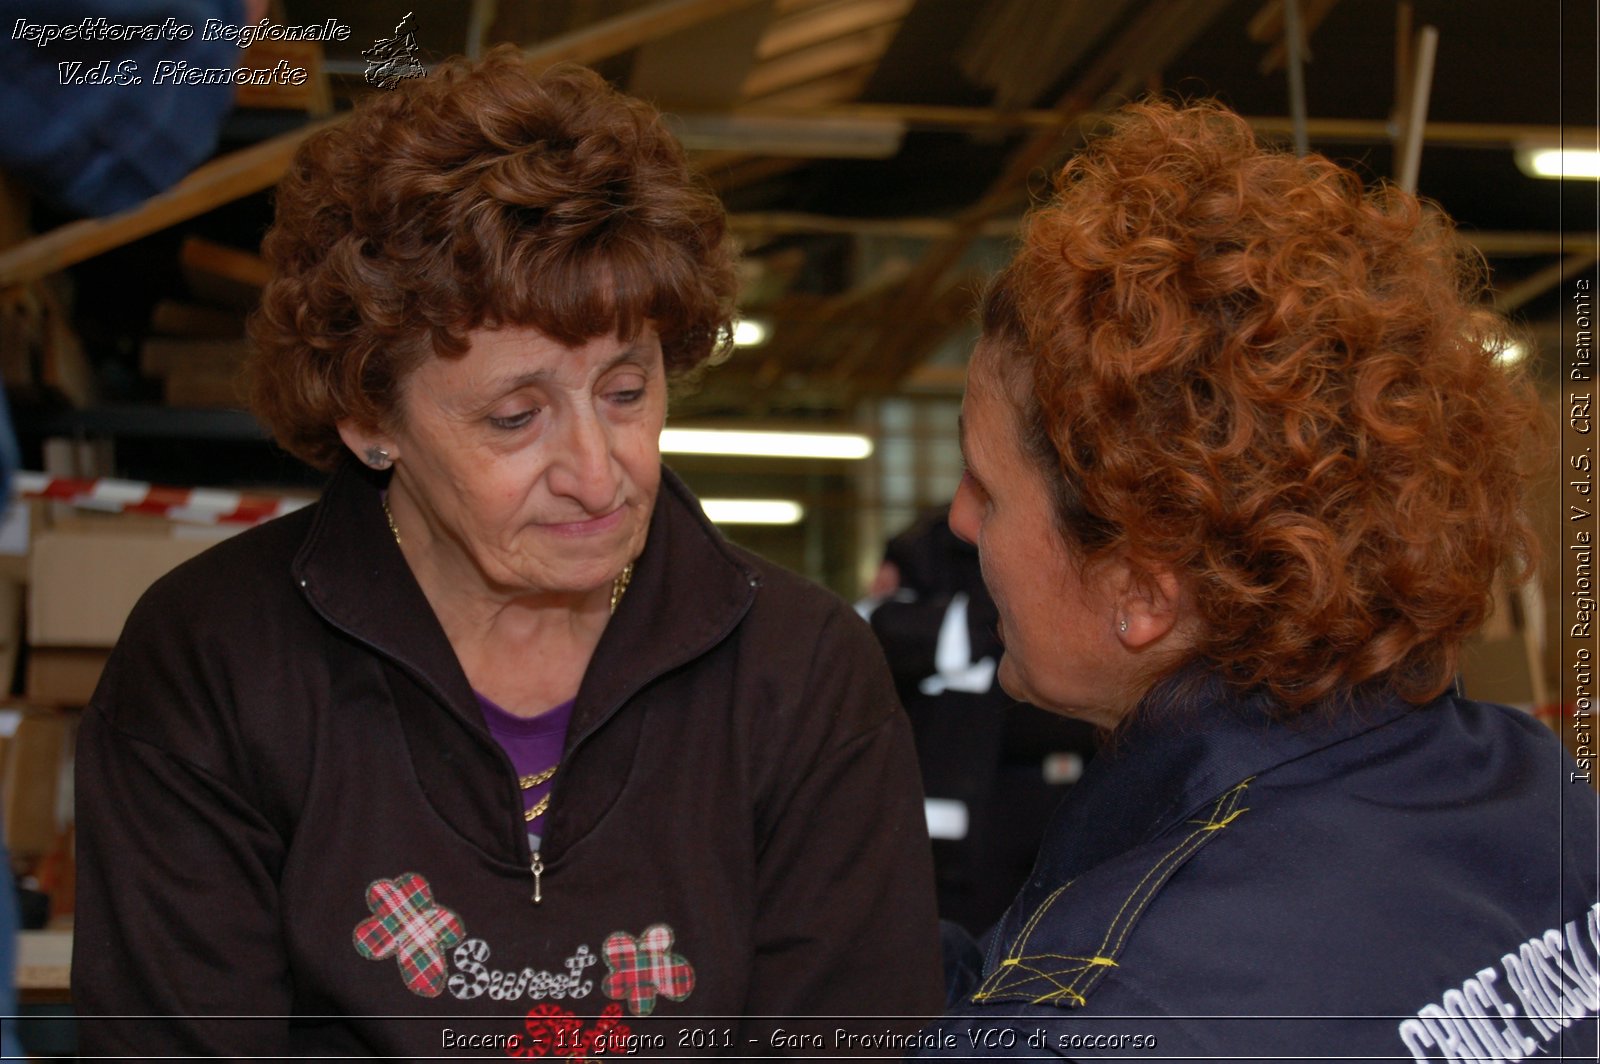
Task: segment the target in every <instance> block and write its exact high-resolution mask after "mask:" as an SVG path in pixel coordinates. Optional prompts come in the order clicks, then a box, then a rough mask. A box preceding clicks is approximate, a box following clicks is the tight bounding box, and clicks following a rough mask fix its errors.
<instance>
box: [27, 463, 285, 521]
mask: <svg viewBox="0 0 1600 1064" xmlns="http://www.w3.org/2000/svg"><path fill="white" fill-rule="evenodd" d="M12 490H13V491H14V492H15V493H16V495H17V497H18V498H23V499H57V500H60V501H62V502H68V503H71V504H72V505H74V506H77V507H80V508H81V509H85V510H100V511H102V512H105V513H125V514H151V515H154V516H156V517H165V518H167V519H168V520H169V521H183V522H186V523H188V524H200V525H256V524H260V523H261V522H263V521H270V520H272V519H273V518H274V517H281V516H282V515H284V514H286V513H292V512H293V511H295V510H298V509H300V508H301V507H302V506H305V505H307V504H308V503H309V502H310V500H309V499H284V498H279V497H277V496H274V495H246V494H244V493H243V492H238V491H221V490H218V489H216V488H168V487H162V486H161V485H159V484H145V483H143V482H141V481H137V480H107V479H104V478H99V479H94V480H84V479H79V478H74V477H52V476H49V475H47V474H44V473H30V472H20V473H17V474H16V476H15V477H14V478H13V489H12Z"/></svg>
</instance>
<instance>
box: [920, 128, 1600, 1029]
mask: <svg viewBox="0 0 1600 1064" xmlns="http://www.w3.org/2000/svg"><path fill="white" fill-rule="evenodd" d="M1477 276H1478V274H1477V272H1476V270H1475V269H1474V263H1473V262H1472V260H1471V259H1470V258H1469V257H1467V256H1466V255H1465V254H1464V253H1463V252H1462V251H1461V250H1459V248H1458V246H1457V244H1456V243H1455V240H1454V238H1453V235H1452V233H1451V230H1450V228H1449V226H1448V224H1447V223H1446V222H1445V220H1444V219H1442V218H1441V217H1439V216H1438V214H1437V213H1435V212H1433V211H1431V210H1428V209H1425V208H1424V207H1422V206H1421V205H1419V204H1418V203H1417V202H1416V200H1414V199H1413V198H1412V197H1410V196H1408V195H1405V194H1402V193H1400V192H1397V191H1395V190H1392V189H1386V190H1382V191H1380V192H1377V193H1373V194H1370V195H1368V194H1364V193H1363V190H1362V188H1361V184H1360V182H1359V180H1358V179H1357V178H1356V177H1355V176H1354V175H1353V174H1351V173H1349V172H1347V171H1344V170H1341V169H1339V168H1338V167H1336V166H1334V165H1333V164H1331V163H1329V162H1328V161H1327V160H1325V159H1321V158H1317V157H1310V158H1295V157H1293V156H1291V155H1288V154H1282V153H1279V152H1276V151H1270V150H1264V149H1262V148H1260V147H1258V146H1257V145H1256V143H1255V141H1254V139H1253V137H1252V135H1251V132H1250V129H1249V128H1248V126H1247V125H1246V124H1245V123H1244V122H1243V121H1242V120H1240V119H1239V118H1237V117H1236V116H1234V115H1231V114H1229V113H1227V112H1225V111H1223V110H1222V109H1220V108H1217V107H1215V106H1210V105H1201V106H1196V107H1192V108H1186V109H1175V108H1172V107H1169V106H1165V105H1161V104H1149V105H1140V106H1134V107H1131V108H1129V109H1128V110H1126V111H1125V112H1123V113H1122V114H1121V115H1120V116H1119V117H1117V119H1116V120H1115V122H1114V124H1113V129H1112V131H1111V132H1110V133H1109V134H1108V135H1107V136H1105V137H1103V138H1102V139H1100V140H1098V141H1097V142H1095V143H1094V144H1093V145H1092V146H1091V147H1090V148H1089V149H1088V150H1087V151H1086V152H1085V153H1084V154H1082V155H1081V156H1079V157H1078V158H1076V159H1074V160H1073V161H1072V162H1070V163H1069V164H1068V165H1067V167H1066V168H1065V170H1064V171H1063V172H1062V174H1061V175H1060V178H1059V181H1058V185H1057V190H1056V193H1055V196H1054V197H1053V199H1052V200H1051V201H1050V202H1049V203H1048V205H1046V206H1044V207H1042V208H1041V209H1039V210H1038V211H1037V212H1036V213H1035V214H1034V215H1033V217H1032V218H1031V220H1030V224H1029V225H1028V227H1027V230H1026V235H1025V239H1024V242H1023V246H1022V249H1021V251H1020V252H1019V254H1018V255H1017V257H1016V259H1015V260H1014V262H1013V263H1012V264H1011V265H1010V266H1009V267H1008V268H1007V269H1006V270H1005V271H1004V272H1003V273H1002V274H1001V275H1000V276H999V278H998V279H997V280H996V281H995V282H994V284H993V285H992V287H991V289H990V291H989V292H988V294H987V296H986V299H985V302H984V306H983V334H982V338H981V341H980V343H979V345H978V348H977V351H976V353H975V355H974V357H973V361H972V365H971V368H970V370H969V374H968V381H967V394H966V398H965V403H964V406H963V417H962V439H963V447H964V452H965V455H966V461H967V473H966V476H965V479H964V480H963V482H962V486H961V488H960V491H959V494H958V495H957V497H956V500H955V504H954V510H953V513H952V515H951V525H952V527H953V528H954V529H955V530H956V531H957V532H958V534H960V535H962V536H963V537H965V538H967V539H969V540H971V541H973V542H974V543H976V544H977V546H978V550H979V554H980V557H981V562H982V566H983V572H984V576H985V580H986V582H987V584H988V586H989V588H990V589H991V590H992V592H993V593H994V597H995V600H996V602H997V604H998V609H999V615H1000V634H1001V636H1002V638H1003V640H1004V642H1005V655H1004V658H1003V660H1002V662H1001V664H1000V667H999V679H1000V682H1001V684H1002V685H1003V686H1004V687H1005V689H1006V690H1007V691H1009V692H1010V693H1011V694H1013V695H1015V696H1016V697H1017V698H1020V699H1025V700H1027V701H1031V702H1033V703H1035V704H1037V705H1039V706H1043V707H1046V708H1049V709H1053V710H1055V711H1056V712H1059V713H1063V714H1067V715H1069V716H1073V717H1077V718H1081V719H1083V720H1087V721H1091V722H1093V723H1095V724H1097V725H1099V726H1100V727H1101V728H1103V729H1105V730H1106V731H1107V732H1109V733H1110V736H1109V737H1110V741H1111V745H1110V749H1109V750H1108V751H1107V752H1105V753H1102V754H1101V755H1100V756H1099V757H1098V758H1097V759H1096V760H1095V761H1094V762H1093V763H1092V764H1091V765H1090V766H1089V768H1088V771H1087V772H1086V773H1085V775H1084V777H1083V779H1082V781H1081V782H1080V783H1079V785H1078V786H1077V787H1076V789H1074V791H1073V792H1072V793H1071V794H1070V795H1069V796H1068V797H1067V799H1066V801H1065V803H1064V804H1063V806H1062V807H1061V808H1060V810H1059V811H1058V813H1057V815H1056V818H1055V820H1054V821H1053V823H1052V825H1051V828H1050V831H1049V833H1048V834H1047V836H1046V842H1045V845H1044V848H1043V850H1042V851H1041V853H1040V856H1039V858H1038V861H1037V863H1036V865H1035V868H1034V872H1033V875H1032V877H1031V878H1030V880H1029V881H1028V883H1027V884H1026V885H1025V886H1024V888H1023V890H1022V892H1021V893H1020V895H1019V896H1018V898H1017V899H1016V901H1015V902H1014V903H1013V905H1012V907H1011V908H1010V910H1008V912H1007V913H1006V915H1005V916H1004V917H1003V918H1002V920H1001V922H1000V923H999V924H998V926H997V927H996V928H995V929H994V931H993V932H992V933H991V935H990V936H989V940H988V944H987V952H986V954H984V955H982V956H981V957H980V956H978V955H977V954H976V952H974V954H973V956H972V957H970V958H969V959H968V960H969V964H970V967H971V969H972V970H974V971H975V977H974V978H973V979H972V980H971V983H970V985H969V986H967V987H966V988H965V992H964V993H963V994H962V996H961V997H960V998H959V999H958V1000H956V1001H955V1002H954V1003H953V1004H952V1006H951V1008H952V1011H953V1014H954V1015H953V1016H952V1018H949V1019H947V1020H945V1021H944V1022H943V1023H942V1024H941V1025H939V1026H938V1027H937V1028H935V1029H933V1030H932V1031H930V1032H928V1033H927V1034H926V1038H927V1039H928V1040H929V1041H930V1042H937V1043H938V1045H937V1047H936V1048H933V1049H931V1050H930V1051H929V1053H930V1055H939V1054H942V1053H946V1054H947V1053H954V1054H959V1055H963V1056H973V1055H975V1056H991V1055H993V1056H1003V1055H1040V1054H1041V1053H1043V1054H1056V1055H1059V1056H1063V1057H1068V1058H1072V1057H1080V1056H1084V1057H1096V1056H1101V1055H1107V1054H1109V1055H1114V1056H1128V1055H1130V1054H1132V1055H1143V1054H1147V1053H1156V1054H1158V1055H1160V1056H1162V1057H1163V1058H1173V1059H1176V1058H1183V1059H1205V1060H1216V1059H1232V1058H1234V1057H1249V1058H1252V1059H1274V1060H1276V1059H1282V1058H1294V1059H1310V1058H1311V1057H1326V1056H1327V1055H1328V1054H1330V1053H1331V1054H1334V1055H1337V1056H1339V1057H1341V1058H1345V1057H1348V1058H1352V1059H1353V1058H1364V1059H1378V1058H1380V1057H1381V1058H1385V1059H1395V1058H1410V1057H1414V1058H1415V1059H1417V1060H1424V1059H1450V1060H1460V1059H1478V1060H1520V1059H1522V1058H1523V1057H1525V1056H1534V1055H1537V1054H1540V1053H1547V1054H1552V1055H1554V1054H1557V1053H1560V1052H1563V1051H1564V1052H1566V1053H1569V1054H1574V1055H1578V1054H1581V1053H1585V1052H1587V1053H1588V1054H1589V1057H1588V1059H1592V1055H1593V1051H1594V1047H1595V1038H1596V1033H1595V1021H1594V1012H1595V1010H1596V1006H1597V1005H1600V977H1597V975H1596V973H1597V971H1600V967H1597V958H1596V942H1597V937H1600V925H1597V922H1596V921H1597V914H1600V906H1597V882H1596V875H1595V866H1594V839H1595V833H1596V821H1595V796H1594V794H1593V792H1592V791H1591V790H1590V789H1589V788H1588V786H1587V785H1586V784H1581V783H1578V784H1575V783H1572V782H1570V781H1569V777H1568V775H1567V770H1568V769H1570V768H1571V760H1570V758H1568V757H1566V755H1565V753H1564V752H1563V751H1562V749H1561V747H1560V744H1559V743H1558V742H1557V740H1556V738H1555V737H1554V736H1553V735H1552V734H1550V733H1549V732H1548V731H1547V730H1546V729H1545V728H1544V727H1543V726H1541V725H1540V724H1538V723H1537V722H1535V721H1534V720H1533V719H1532V718H1530V717H1529V716H1527V715H1525V714H1523V713H1521V712H1517V711H1515V710H1510V709H1506V708H1505V707H1502V706H1494V705H1485V704H1482V703H1478V702H1473V701H1469V700H1467V699H1465V698H1463V697H1461V696H1460V695H1459V694H1458V693H1457V692H1456V691H1454V690H1453V689H1452V681H1453V679H1454V676H1455V672H1456V669H1457V666H1458V662H1459V660H1460V656H1461V647H1462V643H1463V641H1464V640H1465V639H1466V638H1467V637H1468V636H1469V635H1470V634H1471V633H1472V631H1473V630H1474V629H1475V628H1477V627H1478V626H1479V624H1480V623H1481V622H1482V621H1483V619H1484V617H1485V615H1486V613H1487V612H1488V607H1489V602H1490V591H1491V584H1492V581H1493V580H1495V579H1496V577H1497V574H1501V573H1503V572H1505V571H1506V570H1507V569H1508V568H1511V569H1518V568H1519V567H1521V566H1523V565H1524V563H1525V562H1526V561H1527V559H1528V558H1529V557H1531V552H1532V549H1533V543H1532V539H1531V536H1530V533H1529V529H1528V525H1527V523H1526V521H1525V520H1524V517H1523V516H1522V511H1521V509H1520V489H1521V486H1522V481H1523V473H1522V463H1523V461H1524V457H1525V450H1524V449H1525V447H1526V445H1527V444H1528V442H1529V440H1530V437H1531V436H1532V435H1533V433H1532V432H1531V426H1532V425H1533V424H1534V423H1536V421H1537V418H1536V416H1535V410H1534V407H1533V401H1532V398H1531V395H1530V393H1529V391H1528V390H1527V389H1526V388H1525V387H1524V386H1523V385H1521V384H1519V383H1518V382H1516V381H1515V380H1514V379H1513V377H1512V375H1511V374H1510V373H1509V372H1508V371H1507V370H1505V369H1503V368H1502V367H1501V366H1500V365H1498V364H1497V362H1496V358H1495V355H1496V353H1497V352H1498V351H1499V350H1502V349H1503V345H1504V343H1505V339H1504V335H1503V333H1502V332H1501V331H1500V329H1501V328H1502V325H1503V323H1501V322H1498V321H1495V320H1492V319H1490V318H1489V317H1487V316H1486V315H1485V314H1484V313H1483V312H1482V311H1481V310H1480V309H1479V308H1478V307H1477V306H1475V305H1474V303H1473V299H1474V298H1475V296H1476V294H1477V291H1476V288H1475V281H1476V279H1477ZM969 1036H970V1040H969Z"/></svg>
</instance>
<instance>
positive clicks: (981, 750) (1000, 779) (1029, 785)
mask: <svg viewBox="0 0 1600 1064" xmlns="http://www.w3.org/2000/svg"><path fill="white" fill-rule="evenodd" d="M948 516H949V508H948V507H941V508H939V509H937V510H933V511H930V512H929V513H927V514H924V515H923V516H922V517H921V518H919V519H918V520H917V522H916V523H915V524H913V525H912V526H911V527H910V528H908V529H906V530H905V531H904V532H902V533H900V534H899V535H898V536H895V537H894V538H893V539H891V540H890V541H889V544H888V546H887V547H886V548H885V550H884V562H883V566H882V567H881V569H880V571H879V574H878V577H877V579H876V580H875V581H874V584H873V587H872V596H871V598H869V599H868V601H867V603H866V604H865V606H864V607H863V608H864V611H865V612H868V614H869V620H870V621H871V623H872V630H873V633H874V634H875V635H877V637H878V641H879V642H880V643H881V644H882V645H883V649H884V654H885V655H886V656H887V657H888V659H889V670H890V672H891V673H892V674H893V675H894V683H895V690H896V691H897V692H898V693H899V695H900V702H901V704H902V705H904V706H905V707H906V712H907V714H908V715H909V716H910V718H911V731H912V734H913V735H914V736H915V738H916V742H917V761H918V764H919V765H920V766H921V768H922V786H923V791H924V793H925V794H926V795H927V798H928V806H927V807H928V819H929V828H930V831H931V833H932V835H933V861H934V872H935V875H936V876H937V880H938V891H939V915H940V916H941V917H942V918H944V919H946V920H952V921H954V922H956V923H958V924H960V925H961V926H962V927H964V928H965V929H966V930H968V931H969V932H971V933H973V934H979V933H981V932H983V931H985V930H987V929H988V928H989V927H990V925H992V924H993V923H994V922H995V921H996V920H997V919H999V918H1000V914H1001V913H1003V912H1004V911H1005V909H1006V906H1007V905H1009V904H1010V903H1011V899H1012V898H1014V897H1015V896H1016V893H1017V888H1018V887H1020V886H1021V885H1022V882H1023V880H1025V879H1027V877H1028V872H1029V870H1030V869H1031V868H1032V867H1033V858H1034V854H1035V853H1037V852H1038V849H1039V841H1040V840H1041V839H1042V838H1043V837H1044V828H1045V824H1046V823H1047V822H1048V820H1049V818H1050V813H1051V811H1052V810H1054V808H1055V806H1056V804H1057V803H1058V802H1059V801H1060V800H1061V796H1062V795H1063V794H1065V793H1066V790H1067V788H1068V787H1070V786H1071V785H1072V783H1073V781H1075V780H1076V779H1077V778H1078V776H1079V775H1080V774H1081V773H1082V771H1083V765H1084V763H1085V762H1086V761H1087V759H1088V758H1089V757H1090V756H1091V755H1092V753H1093V749H1094V729H1093V728H1091V727H1090V726H1089V725H1087V724H1085V723H1083V722H1082V721H1075V720H1071V719H1070V718H1067V717H1062V716H1059V715H1057V714H1053V713H1047V712H1045V711H1044V710H1041V709H1038V708H1036V707H1034V706H1030V705H1027V704H1025V703H1021V702H1017V701H1016V700H1015V699H1013V698H1011V697H1010V696H1008V695H1007V694H1006V693H1005V692H1004V691H1002V690H1001V689H1000V687H999V685H997V684H996V683H995V682H994V671H995V663H996V662H997V661H999V660H1000V652H1001V646H1000V640H999V637H998V635H997V634H996V632H995V622H996V620H997V619H998V618H997V615H996V613H995V609H994V600H992V599H991V598H990V597H989V593H988V591H986V590H985V589H984V586H983V576H982V573H980V572H979V569H978V552H977V551H976V550H975V549H973V547H972V545H971V544H970V543H966V542H964V541H962V540H961V539H959V538H958V537H957V536H956V535H955V533H953V532H951V531H950V523H949V520H948Z"/></svg>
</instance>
